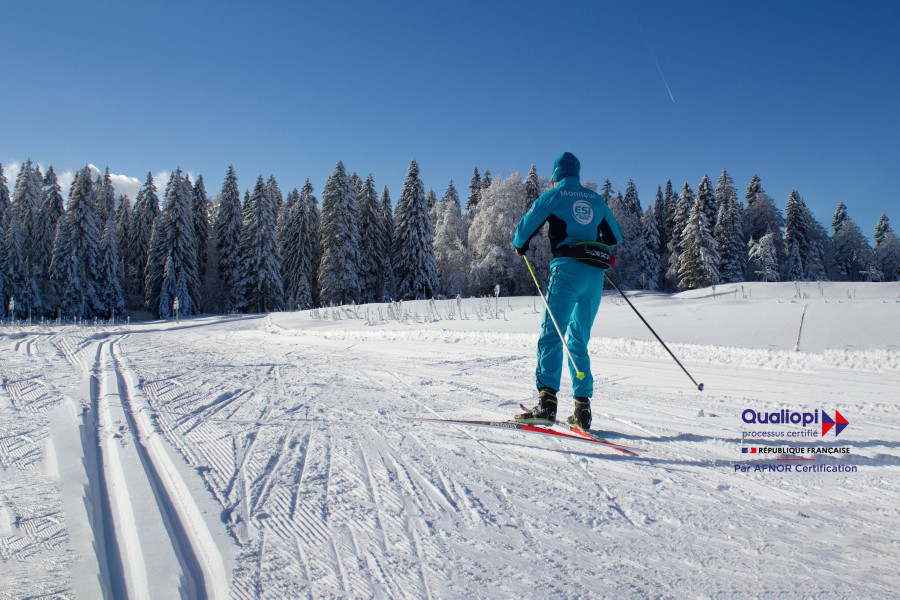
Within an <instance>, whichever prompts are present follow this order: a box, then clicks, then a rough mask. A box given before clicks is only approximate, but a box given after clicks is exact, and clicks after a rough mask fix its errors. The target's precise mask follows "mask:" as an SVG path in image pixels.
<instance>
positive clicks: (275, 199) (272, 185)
mask: <svg viewBox="0 0 900 600" xmlns="http://www.w3.org/2000/svg"><path fill="white" fill-rule="evenodd" d="M266 197H267V198H269V201H270V202H272V203H273V204H272V205H273V206H274V207H275V214H276V215H278V213H279V212H281V207H282V206H283V205H284V195H283V194H282V193H281V188H280V187H278V181H277V180H276V179H275V176H274V175H269V179H267V180H266Z"/></svg>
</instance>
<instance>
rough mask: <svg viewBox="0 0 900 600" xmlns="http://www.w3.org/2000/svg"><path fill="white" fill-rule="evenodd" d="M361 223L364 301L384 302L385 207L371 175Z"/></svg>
mask: <svg viewBox="0 0 900 600" xmlns="http://www.w3.org/2000/svg"><path fill="white" fill-rule="evenodd" d="M432 194H434V192H432ZM435 204H437V202H435ZM359 222H360V226H361V232H362V235H361V237H360V257H359V258H360V265H359V288H360V297H361V299H362V301H363V302H378V301H380V300H383V299H384V280H383V276H382V273H384V269H385V267H386V264H387V261H386V257H385V255H384V252H383V247H382V243H383V240H384V230H383V228H384V220H383V219H382V218H381V204H380V202H379V201H378V192H377V191H376V190H375V180H374V179H373V177H372V175H371V173H370V174H369V176H368V177H367V178H366V181H365V183H364V184H363V194H362V203H361V205H360V214H359Z"/></svg>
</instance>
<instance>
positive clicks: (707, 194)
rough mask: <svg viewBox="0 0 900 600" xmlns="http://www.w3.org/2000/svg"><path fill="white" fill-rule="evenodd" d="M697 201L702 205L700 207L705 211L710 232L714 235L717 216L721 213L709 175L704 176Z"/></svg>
mask: <svg viewBox="0 0 900 600" xmlns="http://www.w3.org/2000/svg"><path fill="white" fill-rule="evenodd" d="M695 201H696V202H699V203H700V206H701V207H702V209H703V215H704V216H705V217H706V224H707V227H709V231H710V233H712V231H713V229H715V226H716V216H717V215H718V213H719V202H718V200H716V193H715V190H713V187H712V181H710V179H709V175H706V174H704V175H703V179H701V180H700V185H698V186H697V199H696V200H695Z"/></svg>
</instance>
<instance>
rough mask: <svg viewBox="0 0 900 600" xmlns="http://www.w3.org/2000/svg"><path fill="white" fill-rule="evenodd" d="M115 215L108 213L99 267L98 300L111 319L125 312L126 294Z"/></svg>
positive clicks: (101, 243)
mask: <svg viewBox="0 0 900 600" xmlns="http://www.w3.org/2000/svg"><path fill="white" fill-rule="evenodd" d="M125 201H126V202H127V198H126V199H125ZM115 217H116V215H115V214H113V213H112V212H110V213H108V217H107V219H106V225H105V227H104V228H103V233H102V234H101V239H100V265H99V268H98V269H97V296H98V301H99V304H100V306H103V307H106V312H105V313H101V314H102V315H103V316H104V317H107V318H110V319H112V318H114V317H116V316H122V315H124V314H125V296H124V293H123V291H122V281H121V279H120V275H119V273H120V269H121V266H120V261H119V247H120V240H119V237H118V236H117V235H116V218H115ZM126 222H127V221H126Z"/></svg>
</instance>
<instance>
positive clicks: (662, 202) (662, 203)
mask: <svg viewBox="0 0 900 600" xmlns="http://www.w3.org/2000/svg"><path fill="white" fill-rule="evenodd" d="M653 218H654V219H655V220H656V228H657V231H656V239H657V241H658V247H659V262H660V264H661V265H664V264H666V244H668V240H667V239H666V199H665V196H663V191H662V186H657V187H656V202H654V203H653Z"/></svg>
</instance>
